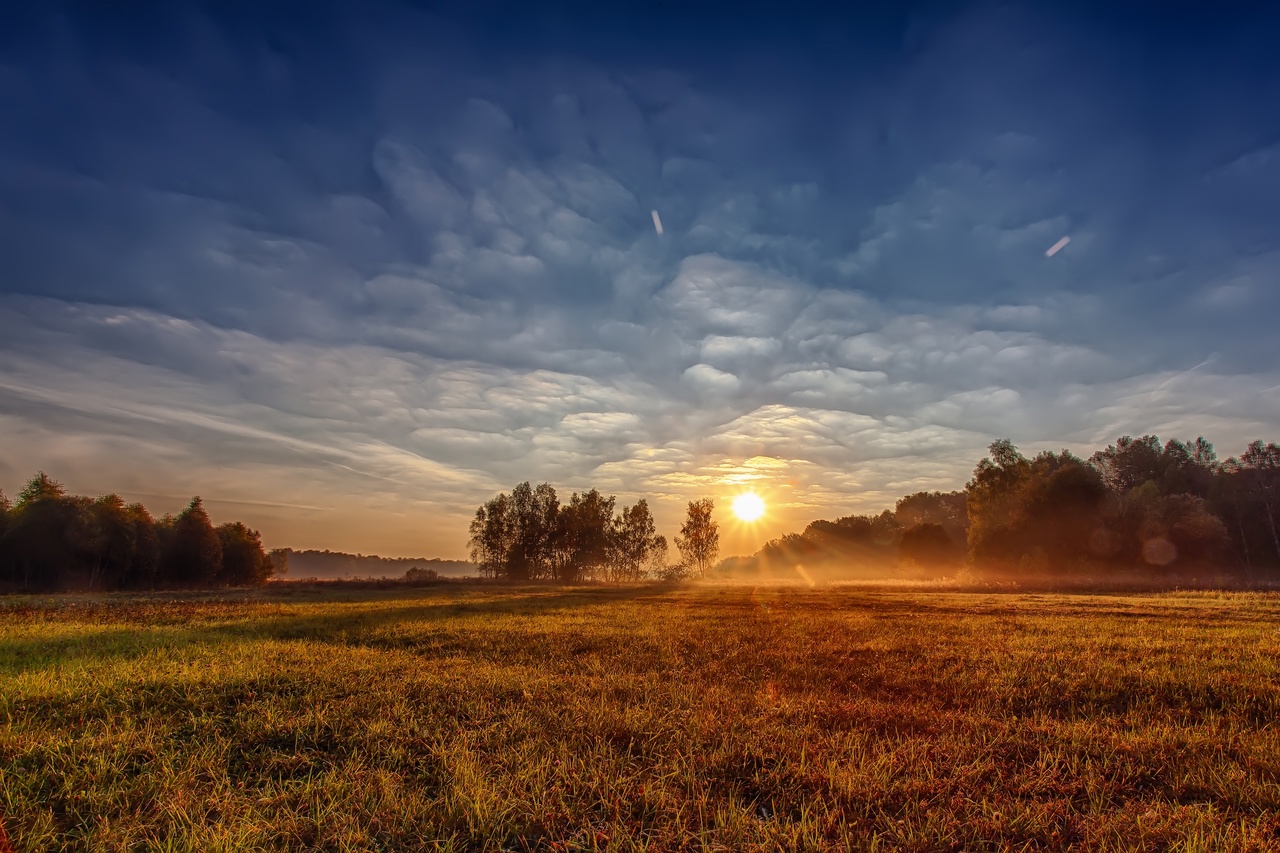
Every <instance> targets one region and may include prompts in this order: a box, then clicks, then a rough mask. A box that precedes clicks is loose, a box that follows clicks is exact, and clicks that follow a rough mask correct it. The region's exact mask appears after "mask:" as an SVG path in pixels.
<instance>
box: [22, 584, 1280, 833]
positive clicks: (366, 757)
mask: <svg viewBox="0 0 1280 853" xmlns="http://www.w3.org/2000/svg"><path fill="white" fill-rule="evenodd" d="M281 586H282V587H283V586H284V585H281ZM0 608H2V609H0V816H2V818H3V821H4V825H5V826H6V827H7V830H8V834H9V836H10V838H11V840H12V842H13V844H14V845H15V847H16V848H17V849H18V850H53V849H78V850H95V851H96V850H142V849H145V850H190V851H219V850H226V851H231V850H283V849H290V850H292V849H319V850H335V851H338V850H397V851H399V850H525V849H541V850H597V849H598V850H685V849H690V850H726V851H728V850H831V849H839V850H844V849H852V850H921V851H924V850H930V851H931V850H953V851H960V850H1033V849H1078V850H1097V849H1168V850H1187V851H1191V850H1204V851H1220V850H1276V849H1280V729H1278V728H1277V724H1276V720H1277V714H1278V712H1280V658H1278V654H1280V633H1278V631H1277V628H1278V627H1280V621H1277V616H1280V598H1276V597H1275V596H1272V595H1267V594H1258V593H1222V594H1217V593H1169V594H1159V595H1143V596H1052V595H1015V594H1004V595H981V594H960V593H948V592H919V591H908V592H885V591H868V590H826V591H822V590H818V591H810V590H807V589H805V590H800V589H792V588H782V587H769V588H758V589H751V588H747V587H737V588H732V587H728V588H708V589H691V590H663V589H660V588H653V587H636V588H629V589H580V590H561V589H550V588H546V587H541V588H524V589H515V588H502V587H492V586H465V585H446V586H441V587H435V588H428V589H419V590H404V591H364V592H361V591H352V590H346V591H334V592H326V591H323V590H317V589H309V590H298V591H294V592H289V591H288V590H285V589H275V590H270V591H267V592H263V593H230V594H224V595H217V596H206V597H201V596H196V595H173V596H153V597H136V596H104V597H88V596H78V597H76V596H69V597H63V598H52V599H46V600H41V601H31V600H11V601H9V602H6V603H5V604H4V605H0Z"/></svg>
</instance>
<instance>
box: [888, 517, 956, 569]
mask: <svg viewBox="0 0 1280 853" xmlns="http://www.w3.org/2000/svg"><path fill="white" fill-rule="evenodd" d="M963 556H964V555H963V553H962V551H961V549H960V548H959V547H958V546H957V544H956V543H955V542H954V541H953V540H952V539H951V537H950V536H948V535H947V531H946V529H945V528H944V527H943V526H942V525H941V524H933V523H930V522H925V523H923V524H916V525H913V526H911V527H908V528H907V529H906V530H904V531H902V539H901V540H900V541H899V542H898V557H899V559H901V560H902V561H903V562H904V563H908V564H911V565H914V566H916V567H918V568H920V569H923V570H925V571H926V572H928V571H929V570H932V569H938V568H948V569H949V568H954V567H956V566H957V565H959V564H960V562H961V560H962V559H963Z"/></svg>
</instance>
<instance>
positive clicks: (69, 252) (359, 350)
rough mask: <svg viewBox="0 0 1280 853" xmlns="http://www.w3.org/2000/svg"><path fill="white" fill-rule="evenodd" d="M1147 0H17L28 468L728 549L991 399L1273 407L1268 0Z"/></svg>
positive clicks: (970, 438) (929, 475) (427, 535)
mask: <svg viewBox="0 0 1280 853" xmlns="http://www.w3.org/2000/svg"><path fill="white" fill-rule="evenodd" d="M1144 5H1145V4H1138V5H1137V6H1134V7H1129V8H1125V9H1121V10H1102V11H1100V10H1098V9H1096V8H1090V9H1067V8H1033V9H1017V8H1011V7H1008V6H1005V7H997V6H995V5H992V4H967V5H965V6H964V7H962V8H949V9H945V10H944V9H942V8H941V7H940V6H939V5H937V4H924V3H920V4H902V5H900V6H895V7H893V8H892V9H889V8H882V7H880V6H876V7H872V8H864V9H858V10H845V11H843V12H841V13H840V14H839V15H837V16H835V17H831V16H820V15H818V14H817V13H814V14H812V15H810V14H805V13H802V12H795V11H794V10H790V11H792V14H789V15H787V16H778V15H776V14H774V13H773V12H772V10H771V9H770V7H767V6H764V5H753V4H747V5H745V6H741V7H734V8H737V9H738V11H737V13H732V14H731V13H730V12H728V11H727V10H726V8H725V7H721V6H719V5H717V4H711V5H708V6H705V7H699V8H697V9H675V10H667V11H666V12H665V13H663V14H662V15H657V14H654V13H652V11H651V10H649V7H647V6H641V5H638V4H633V5H627V4H624V5H623V6H621V7H618V8H616V9H611V10H610V11H609V12H607V13H605V14H601V13H600V12H598V11H595V10H592V9H591V7H588V6H578V5H575V4H561V5H554V4H553V5H552V6H550V7H547V8H540V9H539V10H537V11H536V12H534V11H522V12H515V13H512V14H509V15H504V16H501V17H499V18H498V19H497V20H496V21H495V20H494V17H495V16H493V15H492V14H488V13H492V12H493V7H492V5H487V4H480V5H479V6H478V7H477V6H470V7H465V6H462V5H449V4H445V5H443V6H439V7H437V8H435V9H434V10H432V11H426V10H422V9H418V8H415V7H414V6H413V5H412V4H407V3H376V4H370V5H367V6H363V7H359V8H358V9H357V8H355V7H344V6H341V5H337V4H335V5H332V6H325V7H324V8H318V9H315V10H312V11H311V13H310V14H309V15H307V16H305V17H304V16H296V17H295V16H291V15H289V14H288V13H287V12H285V11H284V10H281V9H276V8H273V9H266V10H262V9H258V10H253V9H250V8H246V7H243V6H239V5H237V4H232V5H228V6H219V7H217V8H212V9H210V8H205V7H203V6H201V5H199V4H190V3H175V4H167V5H159V4H156V5H154V6H151V5H146V4H144V5H143V7H142V8H141V9H140V11H139V13H138V15H137V16H136V17H131V18H130V19H128V20H126V19H124V18H122V17H119V18H118V17H116V16H113V15H111V14H110V13H109V12H104V11H101V10H93V9H86V8H84V7H81V6H78V5H76V4H67V5H55V4H49V5H44V4H40V5H39V6H38V7H34V8H30V9H24V10H20V11H16V12H14V13H13V16H14V18H15V21H14V25H13V26H9V27H4V28H0V109H3V110H4V112H5V114H6V115H9V116H12V117H13V119H14V120H12V121H10V122H6V123H5V126H3V127H0V272H3V275H0V359H3V361H4V363H5V365H6V367H5V370H4V374H3V376H0V425H2V428H3V430H4V434H5V443H4V447H3V449H2V450H0V485H3V486H5V487H6V488H5V489H4V491H5V493H6V494H7V495H9V496H10V497H12V496H13V494H14V493H16V491H17V489H19V488H21V486H22V483H23V482H25V481H26V478H28V477H30V476H31V475H32V474H34V473H35V471H36V470H43V471H45V472H47V473H48V474H49V475H50V476H52V477H54V478H55V479H57V480H59V481H61V482H62V483H63V484H64V485H66V487H67V488H68V489H69V490H70V491H72V492H76V493H83V494H89V495H98V494H103V493H107V492H117V493H120V494H121V495H123V496H124V497H125V498H126V499H128V500H139V501H141V502H142V503H144V504H146V505H147V507H148V508H149V509H151V510H152V511H153V512H154V513H155V514H156V515H160V514H163V513H165V512H176V511H177V510H178V509H180V508H181V507H182V506H184V505H185V504H186V502H187V501H188V500H189V499H190V497H191V496H192V495H194V494H199V495H201V496H202V497H203V499H204V502H205V503H206V504H207V505H208V506H209V507H210V511H211V514H212V515H213V516H214V517H215V518H216V519H217V520H219V521H222V520H226V519H240V520H244V521H245V522H246V523H248V524H249V525H250V526H252V527H254V528H256V529H259V530H260V531H261V532H262V534H263V538H264V541H265V542H267V543H268V544H270V545H271V546H273V547H291V548H297V549H300V550H301V549H316V550H324V549H330V550H335V551H343V552H347V553H353V554H354V553H363V554H369V555H378V556H383V557H390V558H395V557H411V558H431V557H438V558H441V559H450V560H451V559H468V558H469V556H468V555H467V553H466V540H467V525H468V522H469V521H470V519H471V516H472V514H473V513H474V512H475V509H476V507H477V506H479V505H480V504H482V503H483V502H485V501H487V500H488V499H490V498H491V497H493V495H495V494H497V493H499V492H503V491H506V490H508V489H510V488H511V487H512V486H514V485H515V484H517V483H519V482H522V481H525V480H528V481H530V482H533V483H539V482H544V481H545V482H549V483H551V484H552V485H553V486H555V488H556V489H557V491H558V492H560V493H561V499H562V500H567V498H568V496H569V494H570V493H571V492H573V491H585V490H588V489H591V488H593V487H594V488H599V489H600V491H601V492H603V493H604V494H606V495H610V494H612V495H616V496H617V497H618V500H619V504H629V503H632V502H633V501H635V500H637V499H639V498H646V499H647V500H648V501H649V503H650V505H651V507H652V509H653V514H654V516H655V518H656V521H657V524H658V530H659V532H661V533H663V534H666V535H667V536H668V537H670V536H671V534H672V533H673V531H674V530H675V529H676V528H677V527H678V525H679V521H680V518H681V517H682V516H683V514H684V511H685V506H686V503H687V502H688V501H691V500H696V499H700V498H712V499H713V500H715V502H716V506H717V510H716V513H717V518H718V519H719V520H720V522H721V533H722V537H723V553H724V555H725V556H734V555H746V554H750V553H753V552H755V551H756V550H758V549H759V548H760V546H762V545H763V544H764V543H765V542H766V541H768V540H770V539H772V538H774V537H776V536H779V535H781V534H783V533H786V532H791V531H797V530H800V529H803V528H804V526H805V525H806V524H807V523H808V522H810V521H813V520H816V519H820V518H835V517H838V516H844V515H849V514H853V513H867V512H879V511H880V510H882V509H886V508H888V509H892V508H893V505H894V502H895V501H896V500H897V499H898V498H900V497H904V496H906V495H908V494H911V493H914V492H919V491H935V490H936V491H944V492H946V491H952V490H957V489H963V488H964V485H965V483H966V481H967V480H968V479H969V477H970V475H971V473H972V471H973V467H974V465H975V464H976V463H977V461H978V460H979V459H980V458H982V457H983V455H984V454H985V452H986V448H987V445H988V444H989V443H990V442H991V441H993V440H994V439H997V438H1000V437H1002V436H1007V437H1008V438H1010V439H1011V440H1012V441H1013V442H1014V444H1016V445H1017V446H1018V447H1019V448H1020V449H1022V450H1023V451H1024V452H1026V453H1027V454H1028V455H1032V454H1035V453H1037V452H1039V451H1042V450H1051V451H1055V452H1056V451H1058V450H1060V449H1063V448H1067V449H1069V450H1071V451H1073V452H1075V453H1077V454H1078V455H1080V456H1082V457H1084V458H1087V457H1088V455H1089V454H1090V453H1091V452H1092V451H1094V450H1098V449H1101V448H1103V447H1105V446H1106V445H1108V444H1109V443H1111V442H1113V441H1115V440H1116V439H1117V438H1118V437H1119V436H1121V435H1124V434H1132V435H1144V434H1155V435H1158V436H1160V437H1161V439H1166V440H1167V439H1173V438H1177V439H1184V440H1186V439H1192V438H1195V437H1196V436H1200V435H1203V436H1205V437H1206V438H1208V439H1209V440H1210V441H1212V442H1213V443H1214V444H1215V445H1216V447H1217V449H1218V452H1219V454H1220V455H1221V456H1222V457H1223V458H1225V457H1227V456H1230V455H1235V454H1238V453H1240V452H1241V451H1242V450H1243V448H1244V447H1245V445H1246V444H1247V443H1248V442H1249V441H1252V440H1254V439H1262V440H1264V441H1269V440H1275V439H1276V438H1277V437H1278V436H1277V435H1276V432H1277V430H1276V427H1277V425H1278V424H1280V401H1278V400H1277V397H1276V393H1275V392H1276V390H1277V389H1280V369H1278V368H1277V367H1276V366H1275V365H1276V364H1277V356H1280V343H1277V340H1276V337H1275V336H1274V334H1273V333H1272V331H1271V329H1270V326H1271V318H1272V317H1273V316H1274V315H1275V311H1276V308H1277V307H1280V306H1278V304H1277V303H1278V302H1280V292H1278V291H1277V289H1276V288H1275V286H1274V279H1275V276H1276V270H1277V261H1278V260H1280V254H1278V250H1280V237H1277V236H1276V235H1277V234H1280V229H1278V228H1277V226H1280V207H1278V206H1277V202H1276V199H1277V198H1280V195H1278V194H1277V189H1280V142H1278V141H1277V140H1280V115H1277V114H1276V112H1275V111H1274V110H1268V109H1266V107H1267V106H1269V105H1271V104H1274V103H1276V102H1277V101H1278V99H1277V95H1280V58H1277V56H1276V55H1275V54H1274V52H1273V51H1272V48H1271V45H1270V44H1269V39H1268V38H1267V36H1268V34H1269V33H1271V32H1275V31H1276V28H1275V24H1277V23H1280V10H1276V9H1273V10H1263V11H1257V10H1252V11H1251V12H1250V13H1249V14H1232V12H1233V11H1234V10H1235V7H1234V6H1229V8H1228V9H1226V10H1223V9H1218V10H1215V12H1213V13H1212V14H1209V13H1204V12H1203V11H1202V10H1201V11H1195V10H1191V9H1184V8H1182V7H1180V6H1174V7H1164V6H1162V7H1160V11H1159V13H1158V14H1157V13H1156V12H1153V11H1148V10H1146V9H1144V8H1142V7H1143V6H1144ZM9 487H12V491H11V490H10V488H9ZM748 489H750V490H752V491H754V492H756V493H758V494H759V496H760V497H761V498H762V499H763V501H764V503H765V507H766V509H765V512H764V515H763V517H762V518H761V520H760V522H759V523H758V524H756V525H754V526H748V525H745V524H738V523H735V522H733V521H732V518H731V515H730V512H729V508H730V504H731V503H732V501H733V499H734V497H735V496H736V495H738V494H739V493H740V492H742V491H744V490H748Z"/></svg>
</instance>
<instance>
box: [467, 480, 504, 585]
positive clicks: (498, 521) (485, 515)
mask: <svg viewBox="0 0 1280 853" xmlns="http://www.w3.org/2000/svg"><path fill="white" fill-rule="evenodd" d="M509 510H510V499H509V498H508V497H507V496H506V495H505V494H502V495H498V496H497V497H495V498H492V499H491V500H489V501H487V502H485V503H484V504H482V505H481V506H480V508H479V509H477V510H476V514H475V517H474V518H473V519H472V520H471V531H470V532H471V538H470V540H469V542H468V544H469V545H470V548H471V562H473V563H475V564H476V566H478V567H479V569H480V574H481V575H482V576H485V577H491V578H497V577H501V576H502V574H503V572H504V571H505V570H506V566H507V554H508V552H509V551H510V550H511V525H510V522H509V520H508V517H509V514H510V513H509Z"/></svg>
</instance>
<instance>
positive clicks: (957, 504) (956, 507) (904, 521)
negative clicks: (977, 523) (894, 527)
mask: <svg viewBox="0 0 1280 853" xmlns="http://www.w3.org/2000/svg"><path fill="white" fill-rule="evenodd" d="M967 504H968V502H967V500H966V499H965V493H964V492H916V493H915V494H913V495H907V496H906V497H905V498H901V499H900V500H899V501H898V502H897V504H895V505H894V508H893V517H894V519H895V520H896V521H897V522H898V525H899V526H901V527H902V528H904V529H909V528H911V527H914V526H916V525H918V524H936V525H938V526H939V527H941V528H942V529H943V530H945V531H946V532H947V536H948V537H949V538H950V539H951V540H952V541H953V542H964V541H965V537H966V536H967V535H968V532H969V509H968V505H967Z"/></svg>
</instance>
